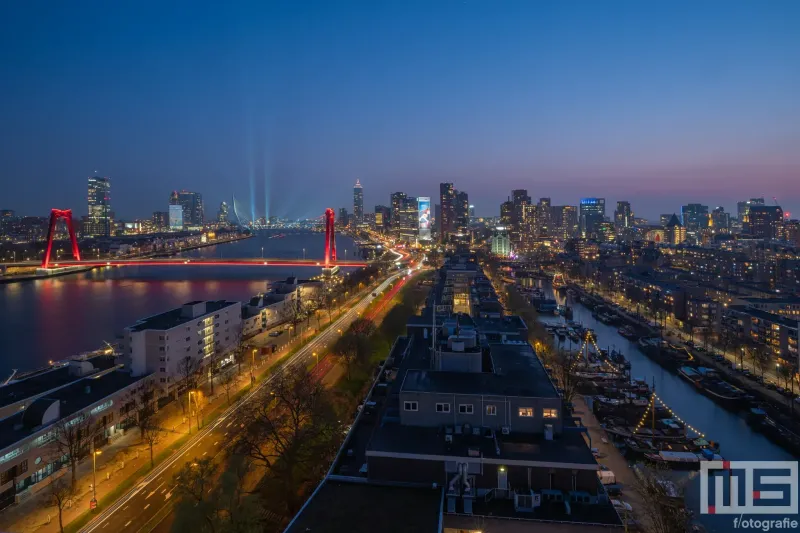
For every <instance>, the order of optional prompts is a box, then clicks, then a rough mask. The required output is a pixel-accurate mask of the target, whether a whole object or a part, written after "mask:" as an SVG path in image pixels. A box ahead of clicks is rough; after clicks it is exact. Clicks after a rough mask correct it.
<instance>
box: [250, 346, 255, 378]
mask: <svg viewBox="0 0 800 533" xmlns="http://www.w3.org/2000/svg"><path fill="white" fill-rule="evenodd" d="M255 366H256V348H253V358H252V360H251V361H250V383H251V384H252V383H255V382H256V376H255V374H253V369H254V368H255Z"/></svg>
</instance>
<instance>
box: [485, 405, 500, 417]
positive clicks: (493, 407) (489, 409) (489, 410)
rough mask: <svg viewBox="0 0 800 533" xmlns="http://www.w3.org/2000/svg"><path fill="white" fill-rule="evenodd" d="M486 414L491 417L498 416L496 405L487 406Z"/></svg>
mask: <svg viewBox="0 0 800 533" xmlns="http://www.w3.org/2000/svg"><path fill="white" fill-rule="evenodd" d="M486 414H487V415H489V416H495V415H496V414H497V406H496V405H487V406H486Z"/></svg>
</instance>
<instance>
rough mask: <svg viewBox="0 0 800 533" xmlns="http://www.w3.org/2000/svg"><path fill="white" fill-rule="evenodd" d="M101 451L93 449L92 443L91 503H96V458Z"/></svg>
mask: <svg viewBox="0 0 800 533" xmlns="http://www.w3.org/2000/svg"><path fill="white" fill-rule="evenodd" d="M101 453H103V452H102V450H95V449H94V442H92V503H95V504H96V503H97V456H98V455H100V454H101Z"/></svg>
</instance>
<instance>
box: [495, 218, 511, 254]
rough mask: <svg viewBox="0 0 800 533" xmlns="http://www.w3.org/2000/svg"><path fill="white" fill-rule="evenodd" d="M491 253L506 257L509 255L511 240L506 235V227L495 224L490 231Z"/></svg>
mask: <svg viewBox="0 0 800 533" xmlns="http://www.w3.org/2000/svg"><path fill="white" fill-rule="evenodd" d="M492 254H493V255H496V256H497V257H508V256H510V255H511V240H510V239H509V236H508V228H507V227H505V226H497V227H496V228H495V229H494V232H493V233H492Z"/></svg>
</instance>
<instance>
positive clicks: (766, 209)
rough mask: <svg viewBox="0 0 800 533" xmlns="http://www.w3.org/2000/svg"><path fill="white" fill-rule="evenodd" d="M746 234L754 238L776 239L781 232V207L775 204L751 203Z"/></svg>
mask: <svg viewBox="0 0 800 533" xmlns="http://www.w3.org/2000/svg"><path fill="white" fill-rule="evenodd" d="M747 216H748V218H749V228H748V230H749V231H748V234H749V235H750V236H752V237H754V238H756V239H778V238H780V236H781V233H782V229H783V227H782V223H783V209H781V208H780V207H779V206H777V205H751V206H750V210H749V212H748V214H747Z"/></svg>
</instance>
